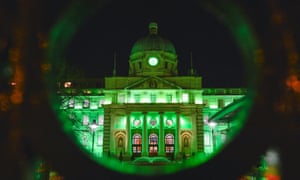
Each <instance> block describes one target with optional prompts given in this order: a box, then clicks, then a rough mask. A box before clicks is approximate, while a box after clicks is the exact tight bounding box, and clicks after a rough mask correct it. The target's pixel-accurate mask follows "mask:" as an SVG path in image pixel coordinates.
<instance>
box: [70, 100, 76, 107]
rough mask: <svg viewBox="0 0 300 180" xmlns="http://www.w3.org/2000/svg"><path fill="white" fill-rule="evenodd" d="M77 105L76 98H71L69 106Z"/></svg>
mask: <svg viewBox="0 0 300 180" xmlns="http://www.w3.org/2000/svg"><path fill="white" fill-rule="evenodd" d="M74 107H75V100H74V99H70V100H69V108H74Z"/></svg>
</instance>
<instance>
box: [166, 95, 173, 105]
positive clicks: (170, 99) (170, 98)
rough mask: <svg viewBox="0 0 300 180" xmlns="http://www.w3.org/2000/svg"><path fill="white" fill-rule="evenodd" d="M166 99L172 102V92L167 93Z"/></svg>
mask: <svg viewBox="0 0 300 180" xmlns="http://www.w3.org/2000/svg"><path fill="white" fill-rule="evenodd" d="M166 100H167V103H172V94H167V97H166Z"/></svg>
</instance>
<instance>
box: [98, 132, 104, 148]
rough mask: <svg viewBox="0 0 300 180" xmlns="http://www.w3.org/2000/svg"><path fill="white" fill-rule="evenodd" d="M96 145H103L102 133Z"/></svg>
mask: <svg viewBox="0 0 300 180" xmlns="http://www.w3.org/2000/svg"><path fill="white" fill-rule="evenodd" d="M97 145H98V146H102V145H103V132H102V133H99V136H98V141H97Z"/></svg>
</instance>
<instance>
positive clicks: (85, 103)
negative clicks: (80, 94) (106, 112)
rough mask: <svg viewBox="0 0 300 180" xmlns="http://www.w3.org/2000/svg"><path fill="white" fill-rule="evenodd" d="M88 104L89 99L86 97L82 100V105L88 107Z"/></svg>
mask: <svg viewBox="0 0 300 180" xmlns="http://www.w3.org/2000/svg"><path fill="white" fill-rule="evenodd" d="M89 106H90V101H89V100H88V99H85V100H83V107H84V108H88V107H89Z"/></svg>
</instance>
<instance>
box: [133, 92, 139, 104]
mask: <svg viewBox="0 0 300 180" xmlns="http://www.w3.org/2000/svg"><path fill="white" fill-rule="evenodd" d="M140 101H141V95H139V94H135V95H134V102H135V103H139V102H140Z"/></svg>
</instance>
